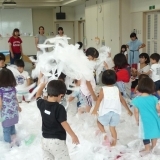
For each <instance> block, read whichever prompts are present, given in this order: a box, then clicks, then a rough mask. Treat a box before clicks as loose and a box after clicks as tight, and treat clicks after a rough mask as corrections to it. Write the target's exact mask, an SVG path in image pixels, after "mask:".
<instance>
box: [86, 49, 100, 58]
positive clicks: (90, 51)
mask: <svg viewBox="0 0 160 160" xmlns="http://www.w3.org/2000/svg"><path fill="white" fill-rule="evenodd" d="M86 56H92V57H93V58H98V57H99V52H98V51H97V50H96V49H95V48H93V47H90V48H88V49H87V50H86Z"/></svg>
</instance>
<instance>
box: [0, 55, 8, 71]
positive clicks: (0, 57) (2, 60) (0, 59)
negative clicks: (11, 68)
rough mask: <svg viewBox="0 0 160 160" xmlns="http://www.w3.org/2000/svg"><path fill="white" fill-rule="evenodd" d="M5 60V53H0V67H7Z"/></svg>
mask: <svg viewBox="0 0 160 160" xmlns="http://www.w3.org/2000/svg"><path fill="white" fill-rule="evenodd" d="M5 60H6V57H5V55H4V54H3V53H0V69H2V68H6V67H7V65H6V64H5Z"/></svg>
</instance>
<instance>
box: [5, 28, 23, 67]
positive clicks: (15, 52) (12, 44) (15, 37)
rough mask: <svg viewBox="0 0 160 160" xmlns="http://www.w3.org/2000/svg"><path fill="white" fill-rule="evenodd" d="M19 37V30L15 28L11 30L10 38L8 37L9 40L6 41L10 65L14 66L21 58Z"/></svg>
mask: <svg viewBox="0 0 160 160" xmlns="http://www.w3.org/2000/svg"><path fill="white" fill-rule="evenodd" d="M19 36H20V34H19V29H18V28H15V29H14V30H13V33H12V37H10V39H9V40H8V43H9V51H10V63H11V64H14V62H15V61H16V60H18V59H20V58H21V57H22V56H23V51H22V40H21V38H20V37H19Z"/></svg>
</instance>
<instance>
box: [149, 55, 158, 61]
mask: <svg viewBox="0 0 160 160" xmlns="http://www.w3.org/2000/svg"><path fill="white" fill-rule="evenodd" d="M150 58H151V59H153V60H155V61H156V62H159V60H160V55H159V54H158V53H153V54H151V56H150Z"/></svg>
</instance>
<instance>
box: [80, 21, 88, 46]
mask: <svg viewBox="0 0 160 160" xmlns="http://www.w3.org/2000/svg"><path fill="white" fill-rule="evenodd" d="M78 40H79V41H80V42H82V43H83V49H85V46H86V23H85V21H79V22H78Z"/></svg>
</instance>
